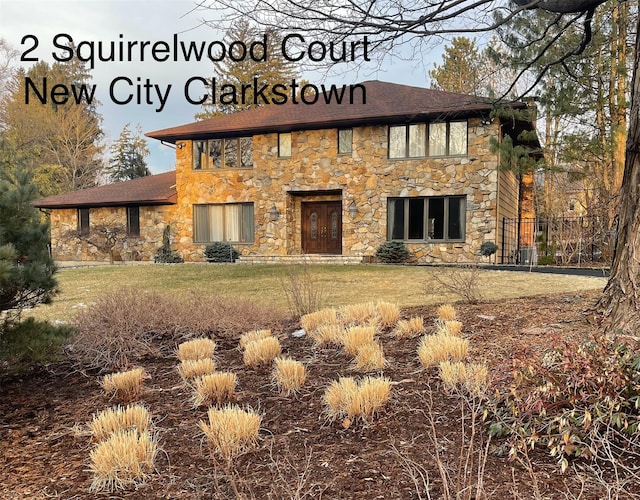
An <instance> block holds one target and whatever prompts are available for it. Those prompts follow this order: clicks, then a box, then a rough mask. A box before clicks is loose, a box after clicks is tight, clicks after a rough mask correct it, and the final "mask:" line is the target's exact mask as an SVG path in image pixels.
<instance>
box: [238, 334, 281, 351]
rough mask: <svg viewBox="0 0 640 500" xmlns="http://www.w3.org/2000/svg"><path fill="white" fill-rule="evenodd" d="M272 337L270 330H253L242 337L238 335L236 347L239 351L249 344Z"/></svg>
mask: <svg viewBox="0 0 640 500" xmlns="http://www.w3.org/2000/svg"><path fill="white" fill-rule="evenodd" d="M272 335H273V333H272V332H271V330H253V331H251V332H247V333H243V334H242V335H240V341H239V342H238V347H239V348H240V349H244V348H245V347H246V345H247V344H248V343H249V342H253V341H254V340H260V339H264V338H267V337H271V336H272Z"/></svg>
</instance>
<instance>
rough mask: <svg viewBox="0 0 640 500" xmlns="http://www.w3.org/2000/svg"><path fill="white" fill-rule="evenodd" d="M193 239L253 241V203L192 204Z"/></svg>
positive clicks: (195, 240)
mask: <svg viewBox="0 0 640 500" xmlns="http://www.w3.org/2000/svg"><path fill="white" fill-rule="evenodd" d="M193 241H194V242H195V243H212V242H214V241H229V242H233V243H252V242H253V203H227V204H223V205H194V206H193Z"/></svg>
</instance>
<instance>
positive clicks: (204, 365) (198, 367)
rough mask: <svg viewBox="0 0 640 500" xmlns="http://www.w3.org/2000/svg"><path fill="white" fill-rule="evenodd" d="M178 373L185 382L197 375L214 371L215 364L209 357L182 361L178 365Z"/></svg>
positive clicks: (200, 375)
mask: <svg viewBox="0 0 640 500" xmlns="http://www.w3.org/2000/svg"><path fill="white" fill-rule="evenodd" d="M177 369H178V374H179V375H180V378H181V379H182V380H184V381H185V382H188V381H190V380H193V379H195V378H197V377H202V376H204V375H210V374H212V373H213V372H215V371H216V364H215V362H214V361H213V359H211V358H205V359H196V360H187V361H183V362H182V363H180V364H179V365H178V368H177Z"/></svg>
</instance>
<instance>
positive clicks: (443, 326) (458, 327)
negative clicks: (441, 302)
mask: <svg viewBox="0 0 640 500" xmlns="http://www.w3.org/2000/svg"><path fill="white" fill-rule="evenodd" d="M437 328H438V333H442V334H444V335H453V336H454V337H459V336H460V335H462V322H460V321H455V320H447V321H443V322H441V323H438V324H437Z"/></svg>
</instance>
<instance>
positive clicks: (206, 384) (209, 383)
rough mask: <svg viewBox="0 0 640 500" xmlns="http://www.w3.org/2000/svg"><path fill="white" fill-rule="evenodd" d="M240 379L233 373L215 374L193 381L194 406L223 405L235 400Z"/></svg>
mask: <svg viewBox="0 0 640 500" xmlns="http://www.w3.org/2000/svg"><path fill="white" fill-rule="evenodd" d="M237 384H238V377H237V376H236V374H235V373H231V372H214V373H210V374H208V375H202V376H201V377H197V378H196V379H195V380H194V381H193V391H194V395H193V406H195V407H198V406H202V405H204V404H211V403H216V404H221V403H222V402H224V401H229V400H230V399H231V398H233V395H234V393H235V390H236V385H237Z"/></svg>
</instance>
